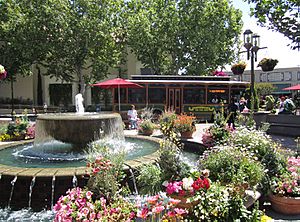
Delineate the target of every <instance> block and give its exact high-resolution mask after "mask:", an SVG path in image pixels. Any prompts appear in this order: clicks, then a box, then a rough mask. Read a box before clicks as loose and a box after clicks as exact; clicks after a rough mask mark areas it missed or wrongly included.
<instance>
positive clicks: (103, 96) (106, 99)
mask: <svg viewBox="0 0 300 222" xmlns="http://www.w3.org/2000/svg"><path fill="white" fill-rule="evenodd" d="M91 94H92V104H101V103H102V104H109V103H111V101H112V96H111V90H110V89H101V88H100V87H92V88H91Z"/></svg>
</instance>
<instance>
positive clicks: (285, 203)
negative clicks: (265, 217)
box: [269, 194, 300, 215]
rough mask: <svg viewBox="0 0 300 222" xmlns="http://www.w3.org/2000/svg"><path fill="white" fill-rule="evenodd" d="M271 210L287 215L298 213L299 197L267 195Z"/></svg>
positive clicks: (299, 210) (299, 206)
mask: <svg viewBox="0 0 300 222" xmlns="http://www.w3.org/2000/svg"><path fill="white" fill-rule="evenodd" d="M269 200H270V202H271V206H272V208H273V210H275V211H277V212H279V213H282V214H288V215H295V214H300V197H281V196H275V195H273V194H270V195H269Z"/></svg>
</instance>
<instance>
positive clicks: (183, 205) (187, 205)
mask: <svg viewBox="0 0 300 222" xmlns="http://www.w3.org/2000/svg"><path fill="white" fill-rule="evenodd" d="M170 197H171V198H173V199H177V200H181V202H180V203H178V204H177V205H176V207H178V208H185V209H190V208H192V207H194V206H196V205H197V204H198V203H199V202H200V200H199V201H193V202H190V203H187V202H186V201H187V199H188V198H189V197H184V196H179V195H176V194H172V195H170Z"/></svg>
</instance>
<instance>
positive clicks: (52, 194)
mask: <svg viewBox="0 0 300 222" xmlns="http://www.w3.org/2000/svg"><path fill="white" fill-rule="evenodd" d="M54 188H55V176H53V177H52V183H51V210H52V209H53V206H54Z"/></svg>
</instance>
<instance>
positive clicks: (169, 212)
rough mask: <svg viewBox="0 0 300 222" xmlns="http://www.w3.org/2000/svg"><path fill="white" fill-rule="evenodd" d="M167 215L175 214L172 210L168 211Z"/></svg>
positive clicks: (173, 215) (172, 215)
mask: <svg viewBox="0 0 300 222" xmlns="http://www.w3.org/2000/svg"><path fill="white" fill-rule="evenodd" d="M167 215H168V216H169V217H175V216H176V214H175V212H174V211H168V213H167Z"/></svg>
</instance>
